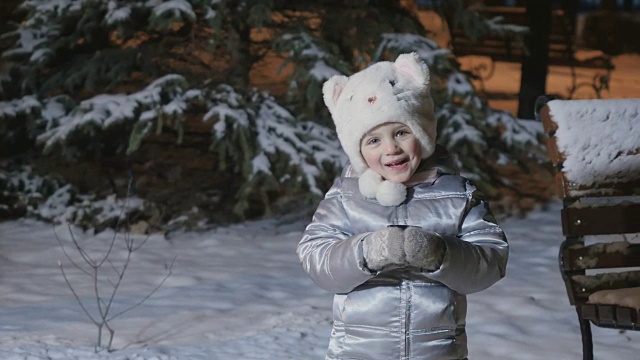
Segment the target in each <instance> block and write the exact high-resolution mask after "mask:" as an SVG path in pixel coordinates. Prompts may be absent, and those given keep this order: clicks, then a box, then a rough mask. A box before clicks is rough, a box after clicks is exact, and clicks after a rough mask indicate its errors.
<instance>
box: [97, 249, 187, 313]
mask: <svg viewBox="0 0 640 360" xmlns="http://www.w3.org/2000/svg"><path fill="white" fill-rule="evenodd" d="M177 258H178V257H177V256H174V257H173V260H172V261H171V265H169V272H168V273H167V275H166V276H165V277H164V278H163V279H162V281H160V283H159V284H158V286H156V287H155V288H154V289H153V291H151V292H150V293H149V294H147V296H145V297H144V298H142V299H141V300H140V301H138V302H137V303H136V304H134V305H132V306H131V307H129V308H128V309H125V310H123V311H121V312H119V313H117V314H115V315H113V316H112V317H110V318H109V319H108V320H107V321H111V320H113V319H115V318H117V317H118V316H120V315H122V314H124V313H127V312H129V311H131V310H133V309H135V308H137V307H138V306H140V305H142V304H143V303H144V302H145V301H147V300H148V299H149V298H150V297H151V296H153V294H155V293H156V292H157V291H158V290H159V289H160V288H161V287H162V285H164V283H165V282H166V281H167V279H169V277H170V276H171V274H173V265H174V264H175V262H176V259H177Z"/></svg>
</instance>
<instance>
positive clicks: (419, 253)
mask: <svg viewBox="0 0 640 360" xmlns="http://www.w3.org/2000/svg"><path fill="white" fill-rule="evenodd" d="M446 250H447V247H446V245H445V243H444V240H443V239H442V236H440V235H439V234H437V233H434V232H428V231H424V230H422V229H420V228H418V227H408V228H406V229H405V230H404V252H405V254H406V256H407V262H408V263H409V265H411V266H414V267H417V268H421V269H424V270H427V271H435V270H437V269H439V268H440V265H442V261H443V260H444V254H445V251H446Z"/></svg>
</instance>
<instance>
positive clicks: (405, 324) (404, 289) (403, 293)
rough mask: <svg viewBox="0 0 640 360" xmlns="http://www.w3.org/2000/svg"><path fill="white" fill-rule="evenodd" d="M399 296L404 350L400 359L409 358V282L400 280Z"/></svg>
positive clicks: (407, 359)
mask: <svg viewBox="0 0 640 360" xmlns="http://www.w3.org/2000/svg"><path fill="white" fill-rule="evenodd" d="M400 298H401V303H402V317H403V319H402V329H401V334H402V337H403V345H404V351H403V354H402V359H403V360H409V351H410V349H409V348H410V345H411V342H410V340H409V328H410V326H409V322H410V321H411V319H410V316H409V314H410V304H409V302H410V301H411V299H410V298H411V289H410V287H409V283H408V282H407V281H406V280H402V285H401V286H400Z"/></svg>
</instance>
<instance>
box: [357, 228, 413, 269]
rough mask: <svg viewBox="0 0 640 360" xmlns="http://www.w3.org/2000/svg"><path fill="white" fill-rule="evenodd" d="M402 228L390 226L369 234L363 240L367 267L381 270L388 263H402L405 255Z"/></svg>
mask: <svg viewBox="0 0 640 360" xmlns="http://www.w3.org/2000/svg"><path fill="white" fill-rule="evenodd" d="M403 243H404V235H403V234H402V229H400V228H397V227H388V228H385V229H382V230H378V231H376V232H374V233H372V234H369V235H368V236H367V237H366V238H365V239H364V241H363V251H364V260H365V261H366V263H367V268H369V269H370V270H373V271H379V270H381V269H382V268H383V267H385V266H386V265H392V264H396V265H402V264H404V263H405V257H404V244H403Z"/></svg>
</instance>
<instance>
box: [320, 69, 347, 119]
mask: <svg viewBox="0 0 640 360" xmlns="http://www.w3.org/2000/svg"><path fill="white" fill-rule="evenodd" d="M348 80H349V78H347V77H346V76H344V75H334V76H332V77H331V78H330V79H329V80H327V81H326V82H325V83H324V85H323V86H322V95H323V98H324V103H325V105H327V108H329V112H331V114H332V115H333V114H334V111H335V108H336V104H338V99H339V98H340V94H342V90H344V87H345V86H346V85H347V81H348Z"/></svg>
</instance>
